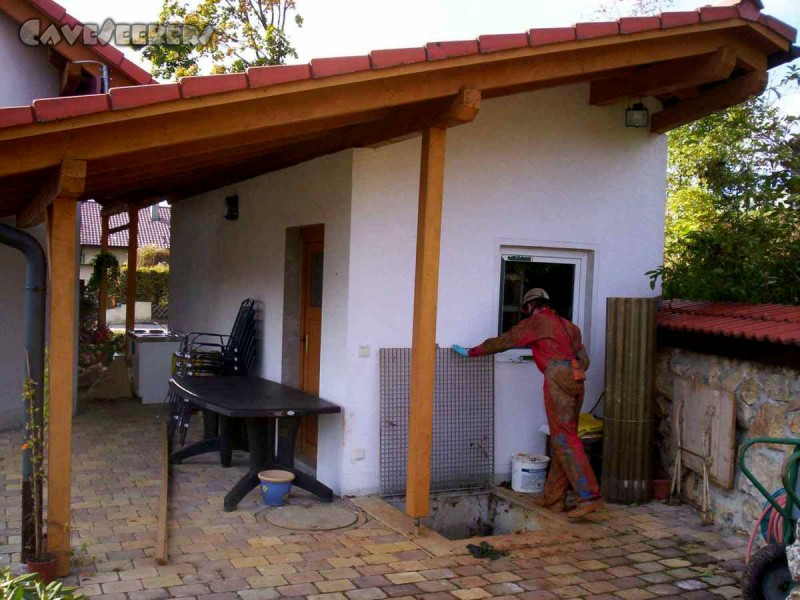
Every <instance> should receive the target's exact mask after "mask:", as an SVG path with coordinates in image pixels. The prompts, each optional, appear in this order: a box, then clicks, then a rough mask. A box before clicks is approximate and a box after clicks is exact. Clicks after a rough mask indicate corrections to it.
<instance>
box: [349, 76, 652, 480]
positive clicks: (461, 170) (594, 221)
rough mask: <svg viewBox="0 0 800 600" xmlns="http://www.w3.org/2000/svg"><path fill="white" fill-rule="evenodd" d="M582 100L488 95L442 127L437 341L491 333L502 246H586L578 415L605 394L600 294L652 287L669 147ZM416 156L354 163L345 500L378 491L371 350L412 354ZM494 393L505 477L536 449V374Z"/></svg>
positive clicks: (503, 371)
mask: <svg viewBox="0 0 800 600" xmlns="http://www.w3.org/2000/svg"><path fill="white" fill-rule="evenodd" d="M588 92H589V89H588V86H586V85H577V86H571V87H566V88H559V89H554V90H548V91H541V92H536V93H528V94H521V95H517V96H510V97H506V98H501V99H495V100H488V101H484V103H483V105H482V108H481V111H480V114H479V115H478V117H477V119H476V120H475V122H474V123H472V124H469V125H464V126H461V127H458V128H455V129H451V130H450V131H449V132H448V138H447V153H446V174H445V194H444V210H443V219H442V220H443V224H442V246H441V264H440V284H439V317H438V324H437V336H436V337H437V342H438V344H439V345H440V346H443V347H447V346H450V345H451V344H453V343H459V344H463V345H466V346H472V345H476V344H478V343H479V342H481V341H482V340H483V339H485V338H486V337H489V336H492V335H496V334H497V322H498V305H499V290H500V248H501V246H502V245H504V244H510V245H515V246H528V247H549V248H572V249H580V250H586V251H589V252H591V253H593V258H594V261H593V262H594V268H593V270H592V271H590V273H589V278H590V284H591V289H592V290H593V292H592V297H591V304H590V310H589V312H588V315H587V317H588V318H587V319H586V322H587V323H590V327H589V330H588V331H586V332H585V334H586V337H587V338H588V341H589V349H590V354H591V358H592V363H593V364H592V367H591V369H590V371H589V373H588V376H589V380H588V382H587V386H586V390H587V393H586V402H585V406H587V408H588V407H589V406H590V404H593V403H594V401H595V400H596V399H597V398H598V396H599V394H600V393H601V391H602V388H603V351H604V350H603V344H604V336H605V298H606V297H608V296H652V295H653V294H654V293H656V292H653V291H652V290H650V287H649V280H648V278H647V277H646V276H645V272H646V271H647V270H649V269H652V268H654V267H655V266H657V265H659V264H661V261H662V253H663V230H664V226H663V223H664V198H665V179H666V138H665V137H664V136H655V135H651V134H650V133H648V132H647V130H634V129H626V128H625V127H624V124H623V117H624V106H620V105H617V106H612V107H607V108H596V107H591V106H589V105H588ZM419 160H420V141H419V139H416V140H410V141H407V142H403V143H400V144H395V145H392V146H386V147H383V148H379V149H376V150H371V149H364V150H358V151H356V153H355V156H354V168H353V171H354V172H353V202H352V205H353V216H352V224H351V247H350V291H349V318H348V346H347V365H348V377H349V379H350V381H351V382H352V383H351V385H350V387H349V392H350V396H351V398H350V402H351V404H353V405H355V406H357V407H358V412H357V413H355V412H351V414H350V417H349V419H348V427H349V429H348V435H347V436H346V437H345V450H344V463H343V473H342V481H343V483H342V485H343V488H344V489H345V491H347V492H349V493H353V494H359V493H369V492H373V491H375V490H376V489H377V488H378V485H379V466H380V465H379V388H378V384H379V371H378V351H379V349H380V348H381V347H395V346H397V347H408V346H410V344H411V318H412V311H413V285H414V257H415V238H416V218H417V195H418V178H419ZM364 345H367V346H369V347H370V356H369V357H367V358H363V357H362V358H359V356H358V348H359V346H364ZM356 382H357V385H356ZM495 383H496V400H495V407H496V417H495V428H496V451H495V471H496V473H497V475H498V477H502V476H504V475H505V474H506V473H508V472H509V471H510V466H509V455H510V454H512V453H514V452H519V451H524V452H541V451H542V450H543V449H544V444H545V437H544V435H542V434H539V433H537V432H538V430H539V427H540V426H541V425H542V424H543V423H544V422H545V415H544V409H543V406H542V392H541V387H542V377H541V375H540V374H539V373H538V371H537V370H536V368H535V367H534V366H533V365H532V364H530V363H527V364H513V363H509V362H500V361H498V362H497V363H496V382H495ZM362 455H363V456H364V458H363V460H355V459H354V457H360V456H362Z"/></svg>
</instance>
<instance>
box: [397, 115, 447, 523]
mask: <svg viewBox="0 0 800 600" xmlns="http://www.w3.org/2000/svg"><path fill="white" fill-rule="evenodd" d="M445 133H446V130H445V129H440V128H431V129H426V130H425V131H424V132H423V133H422V163H421V167H420V180H419V213H418V216H417V259H416V274H415V279H414V317H413V319H414V320H413V333H412V341H411V396H410V401H409V407H408V472H407V477H408V479H407V483H406V513H408V515H409V516H411V517H415V518H419V517H425V516H427V515H428V513H429V508H430V488H431V445H432V440H431V437H432V435H433V389H434V372H435V368H436V308H437V298H438V293H439V244H440V237H441V229H442V196H443V193H444V157H445Z"/></svg>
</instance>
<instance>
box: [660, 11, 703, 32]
mask: <svg viewBox="0 0 800 600" xmlns="http://www.w3.org/2000/svg"><path fill="white" fill-rule="evenodd" d="M699 22H700V13H699V12H698V11H696V10H684V11H675V12H665V13H661V28H662V29H670V28H672V27H684V26H686V25H695V24H697V23H699Z"/></svg>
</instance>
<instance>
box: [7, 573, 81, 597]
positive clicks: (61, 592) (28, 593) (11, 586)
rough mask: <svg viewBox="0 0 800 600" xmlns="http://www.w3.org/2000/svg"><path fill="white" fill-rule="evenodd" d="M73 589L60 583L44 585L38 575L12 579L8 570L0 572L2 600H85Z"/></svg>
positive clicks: (54, 582)
mask: <svg viewBox="0 0 800 600" xmlns="http://www.w3.org/2000/svg"><path fill="white" fill-rule="evenodd" d="M75 589H76V588H71V587H67V586H65V585H64V584H63V583H61V582H60V581H53V582H52V583H49V584H47V585H45V584H44V583H42V580H41V578H40V577H39V574H38V573H28V574H26V575H20V576H18V577H14V575H12V574H11V571H9V570H8V569H6V570H4V571H2V572H0V598H3V600H85V596H84V595H83V594H77V593H75Z"/></svg>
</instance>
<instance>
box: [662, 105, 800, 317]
mask: <svg viewBox="0 0 800 600" xmlns="http://www.w3.org/2000/svg"><path fill="white" fill-rule="evenodd" d="M772 94H774V92H772V93H767V94H764V95H762V96H760V97H759V98H755V99H752V100H750V101H748V102H746V103H744V104H742V105H739V106H735V107H733V108H730V109H728V110H724V111H721V112H719V113H716V114H713V115H710V116H708V117H705V118H703V119H700V120H699V121H696V122H694V123H691V124H689V125H686V126H684V127H681V128H679V129H677V130H675V131H673V132H672V133H670V135H669V174H668V198H667V218H666V241H665V242H666V247H665V254H664V265H662V266H661V267H659V268H658V269H656V270H654V271H652V272H650V276H651V278H652V281H653V284H654V285H655V281H656V280H657V279H658V278H659V277H661V278H663V288H664V295H665V296H667V297H675V298H677V297H681V298H691V299H698V300H733V301H743V302H778V303H785V304H798V303H800V210H799V209H800V136H798V131H797V127H796V125H797V119H796V118H795V117H787V116H785V115H783V114H782V113H781V111H780V110H779V109H778V108H777V107H776V106H775V105H774V103H773V102H772V98H773V97H774V96H773V95H772Z"/></svg>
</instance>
